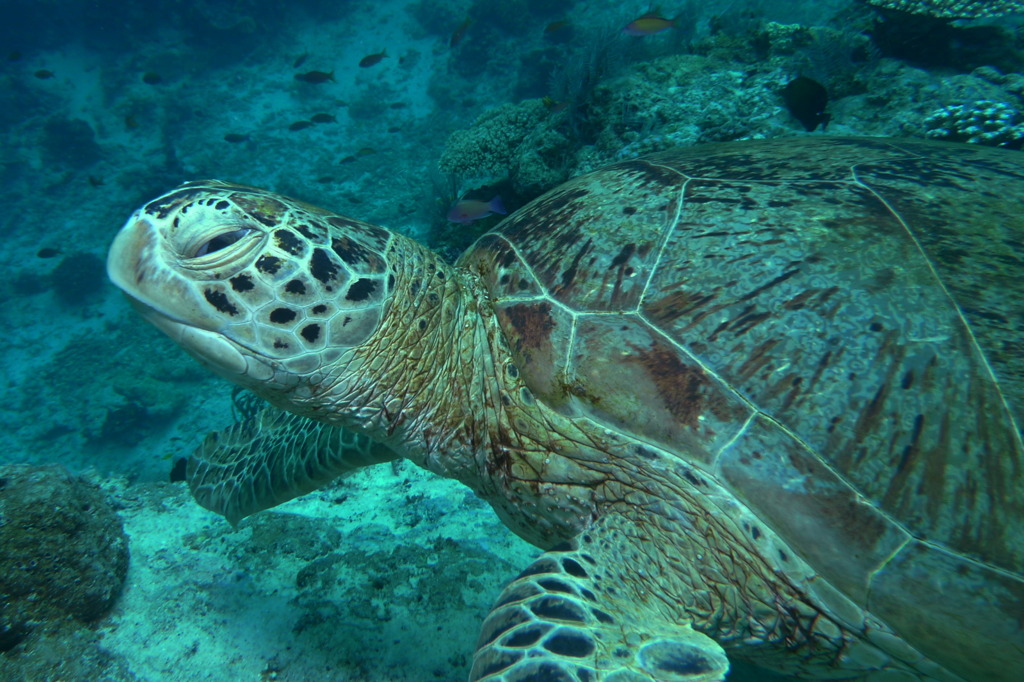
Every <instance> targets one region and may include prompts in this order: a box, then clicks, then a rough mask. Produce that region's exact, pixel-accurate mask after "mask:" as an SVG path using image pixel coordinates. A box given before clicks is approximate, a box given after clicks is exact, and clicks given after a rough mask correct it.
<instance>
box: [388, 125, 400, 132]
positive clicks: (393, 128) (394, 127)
mask: <svg viewBox="0 0 1024 682" xmlns="http://www.w3.org/2000/svg"><path fill="white" fill-rule="evenodd" d="M388 132H389V133H400V132H402V126H391V127H390V128H388Z"/></svg>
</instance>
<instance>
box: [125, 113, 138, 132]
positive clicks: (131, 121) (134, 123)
mask: <svg viewBox="0 0 1024 682" xmlns="http://www.w3.org/2000/svg"><path fill="white" fill-rule="evenodd" d="M124 127H125V130H134V129H135V128H138V127H139V121H138V119H137V118H135V117H134V116H132V115H131V114H128V115H127V116H125V117H124Z"/></svg>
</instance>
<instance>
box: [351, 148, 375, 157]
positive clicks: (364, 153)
mask: <svg viewBox="0 0 1024 682" xmlns="http://www.w3.org/2000/svg"><path fill="white" fill-rule="evenodd" d="M376 153H377V150H376V149H374V148H373V147H363V148H362V149H360V150H359V151H357V152H356V156H369V155H370V154H376Z"/></svg>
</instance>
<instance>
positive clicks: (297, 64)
mask: <svg viewBox="0 0 1024 682" xmlns="http://www.w3.org/2000/svg"><path fill="white" fill-rule="evenodd" d="M308 57H309V53H308V52H303V53H302V54H300V55H299V56H298V57H296V58H295V61H294V62H292V68H293V69H297V68H299V67H300V66H302V65H303V64H305V63H306V59H307V58H308Z"/></svg>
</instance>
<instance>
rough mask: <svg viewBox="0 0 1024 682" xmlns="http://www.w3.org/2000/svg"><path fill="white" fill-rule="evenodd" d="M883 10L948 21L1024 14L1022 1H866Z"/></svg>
mask: <svg viewBox="0 0 1024 682" xmlns="http://www.w3.org/2000/svg"><path fill="white" fill-rule="evenodd" d="M865 2H867V4H869V5H874V6H875V7H880V8H882V9H894V10H899V11H901V12H910V13H912V14H925V15H928V16H933V17H943V18H946V19H978V18H982V17H998V16H1003V15H1006V14H1017V13H1022V12H1024V2H1021V1H1020V0H865Z"/></svg>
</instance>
